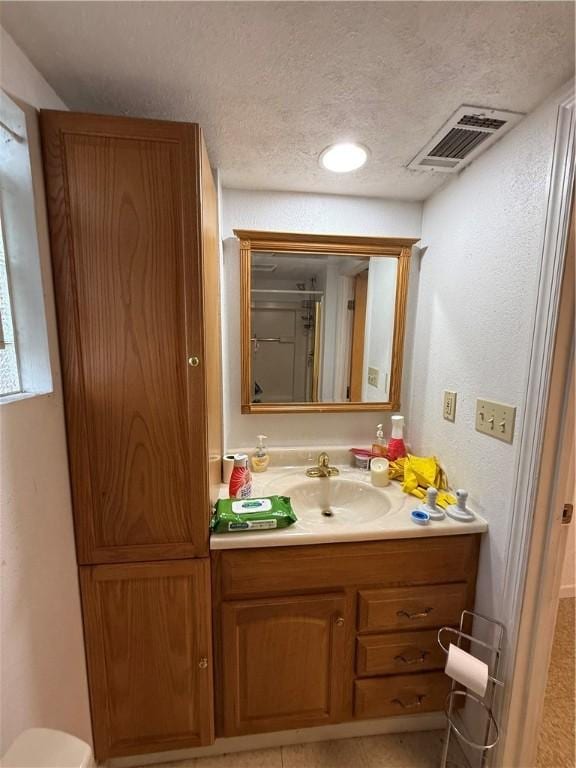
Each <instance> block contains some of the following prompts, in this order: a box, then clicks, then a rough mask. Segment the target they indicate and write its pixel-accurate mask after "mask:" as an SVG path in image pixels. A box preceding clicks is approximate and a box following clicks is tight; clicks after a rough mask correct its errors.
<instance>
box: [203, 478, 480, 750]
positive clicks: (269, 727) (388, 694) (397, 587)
mask: <svg viewBox="0 0 576 768" xmlns="http://www.w3.org/2000/svg"><path fill="white" fill-rule="evenodd" d="M256 478H257V479H256V493H260V492H262V493H272V492H273V490H274V489H275V490H274V492H278V493H287V494H289V495H290V494H292V495H293V502H294V504H295V509H296V511H297V514H298V516H299V520H298V522H297V523H296V524H295V525H293V526H291V527H290V528H286V529H282V530H279V531H277V532H276V531H269V532H264V533H261V532H260V533H250V532H247V533H236V534H219V535H213V536H212V538H211V548H212V591H213V623H214V640H215V642H214V648H215V657H214V670H215V686H216V734H217V736H239V735H244V734H249V733H261V732H265V731H282V730H288V729H291V728H303V727H309V726H319V725H327V724H331V723H339V722H346V721H352V720H359V719H366V718H379V717H389V716H398V715H408V714H413V713H425V712H435V711H439V710H441V709H442V708H443V705H444V700H445V698H446V695H447V693H448V691H449V688H450V682H451V681H450V680H449V678H447V677H446V676H445V675H444V674H443V668H444V663H445V658H444V656H443V653H442V652H441V650H440V649H439V646H438V642H437V632H438V629H439V628H440V627H442V626H446V625H448V626H454V625H457V624H458V622H459V620H460V614H461V612H462V610H464V609H465V608H469V609H471V608H472V607H473V604H474V592H475V585H476V572H477V567H478V552H479V546H480V538H481V534H482V532H483V531H485V530H486V528H487V526H486V523H485V522H484V521H483V520H482V519H481V518H477V519H476V520H475V521H474V522H473V523H468V524H463V523H458V522H456V521H454V520H452V519H450V518H446V519H445V520H443V521H440V522H438V523H435V524H431V525H429V526H427V527H421V526H417V525H414V524H413V523H412V522H411V521H410V518H409V512H410V510H411V509H413V508H414V507H415V506H416V503H415V500H414V498H410V497H406V496H405V495H404V494H402V492H401V490H400V488H399V486H398V485H397V484H391V485H390V486H389V487H387V488H383V489H377V488H373V487H372V486H371V485H370V483H369V473H366V472H362V471H357V470H352V469H348V468H344V467H341V468H340V474H339V476H338V477H337V478H317V479H312V478H309V477H307V476H306V474H305V468H304V467H291V468H276V469H273V470H269V471H268V472H267V473H266V475H259V476H256ZM224 493H225V490H224V489H223V494H224ZM326 493H328V494H331V496H332V499H333V501H334V502H335V509H334V515H333V516H332V517H329V518H326V517H324V516H323V515H322V509H321V508H322V507H323V506H324V504H325V500H324V498H322V495H323V494H326ZM364 494H366V495H368V497H369V504H368V506H367V505H366V502H365V500H364V499H363V495H364ZM343 499H344V503H343V506H341V507H338V503H339V502H342V500H343ZM319 502H320V503H319ZM368 510H371V511H372V514H371V515H369V514H368ZM355 513H356V514H357V515H358V518H357V519H356V520H355V519H354V514H355Z"/></svg>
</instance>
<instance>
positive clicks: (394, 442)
mask: <svg viewBox="0 0 576 768" xmlns="http://www.w3.org/2000/svg"><path fill="white" fill-rule="evenodd" d="M391 421H392V434H391V435H390V441H389V442H388V452H387V454H386V458H387V459H388V460H389V461H396V459H401V458H402V457H403V456H406V453H407V452H406V445H405V443H404V416H400V414H398V415H396V416H392V418H391Z"/></svg>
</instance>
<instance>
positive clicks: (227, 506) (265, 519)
mask: <svg viewBox="0 0 576 768" xmlns="http://www.w3.org/2000/svg"><path fill="white" fill-rule="evenodd" d="M297 519H298V518H297V517H296V515H295V514H294V510H293V509H292V505H291V504H290V499H289V498H288V497H287V496H266V497H264V498H261V499H220V500H219V501H218V503H217V504H216V511H215V512H214V514H213V516H212V522H211V523H210V528H211V530H212V532H213V533H238V532H241V531H269V530H272V529H273V528H276V529H277V528H287V527H288V526H289V525H292V524H293V523H295V522H296V520H297Z"/></svg>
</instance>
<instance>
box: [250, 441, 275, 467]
mask: <svg viewBox="0 0 576 768" xmlns="http://www.w3.org/2000/svg"><path fill="white" fill-rule="evenodd" d="M266 439H267V438H266V435H258V445H257V446H256V450H255V451H254V453H253V454H252V456H251V458H250V463H251V464H252V472H266V470H267V469H268V464H269V463H270V456H269V455H268V450H267V449H266V445H265V444H264V441H265V440H266Z"/></svg>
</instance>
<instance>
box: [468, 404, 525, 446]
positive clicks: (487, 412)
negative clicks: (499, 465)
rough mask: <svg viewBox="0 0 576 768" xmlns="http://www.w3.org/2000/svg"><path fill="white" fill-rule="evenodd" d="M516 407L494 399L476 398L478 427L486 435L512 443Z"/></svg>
mask: <svg viewBox="0 0 576 768" xmlns="http://www.w3.org/2000/svg"><path fill="white" fill-rule="evenodd" d="M515 422H516V408H515V407H514V406H512V405H505V404H504V403H494V402H492V400H476V429H477V431H478V432H482V433H483V434H484V435H490V437H495V438H496V439H497V440H503V441H504V442H505V443H511V442H512V440H513V439H514V424H515Z"/></svg>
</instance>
